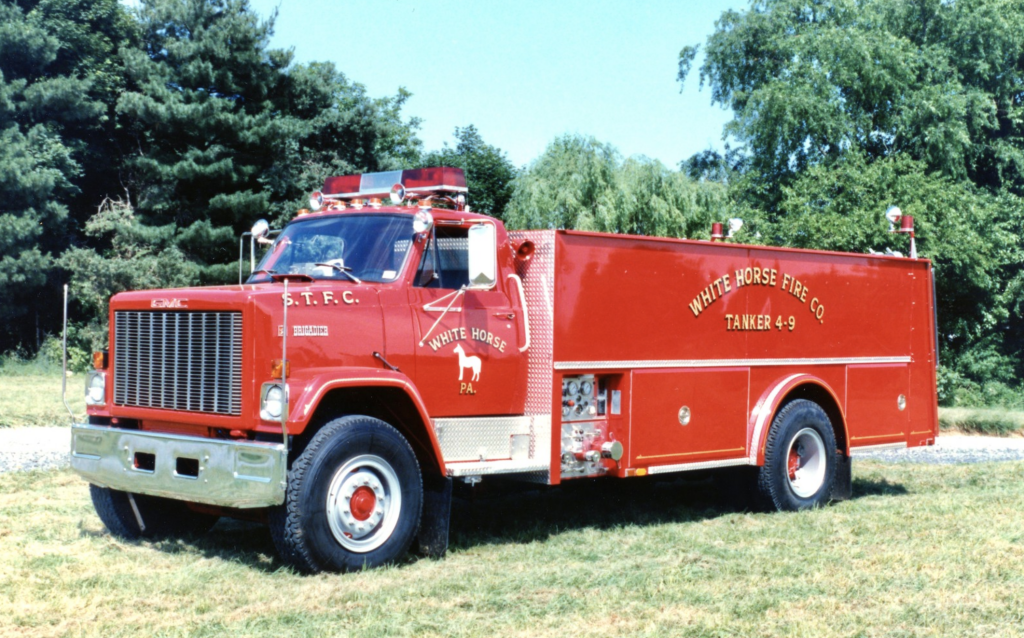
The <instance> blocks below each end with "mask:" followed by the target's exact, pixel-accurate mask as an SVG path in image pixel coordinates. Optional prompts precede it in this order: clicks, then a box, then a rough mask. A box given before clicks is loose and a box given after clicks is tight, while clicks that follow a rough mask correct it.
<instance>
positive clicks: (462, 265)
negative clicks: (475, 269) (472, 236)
mask: <svg viewBox="0 0 1024 638" xmlns="http://www.w3.org/2000/svg"><path fill="white" fill-rule="evenodd" d="M435 239H436V242H435ZM415 285H416V286H419V287H420V288H444V289H452V290H455V289H458V288H461V287H463V286H468V285H469V231H468V230H467V229H465V228H444V227H435V231H434V237H432V238H431V239H429V240H428V242H427V246H426V248H424V250H423V256H422V257H421V258H420V265H419V268H418V269H417V270H416V282H415Z"/></svg>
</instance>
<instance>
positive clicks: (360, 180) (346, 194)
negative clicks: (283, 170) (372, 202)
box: [323, 166, 469, 201]
mask: <svg viewBox="0 0 1024 638" xmlns="http://www.w3.org/2000/svg"><path fill="white" fill-rule="evenodd" d="M396 186H401V187H402V188H403V192H402V193H400V194H401V196H402V199H403V200H404V199H405V198H406V197H408V198H410V199H411V198H414V197H416V196H420V197H426V196H428V195H447V196H451V197H457V196H458V195H459V194H465V193H467V192H468V191H469V189H468V188H466V174H465V173H464V172H463V171H462V169H461V168H451V167H447V166H439V167H434V168H414V169H409V170H405V171H387V172H385V173H363V174H362V175H343V176H341V177H328V178H327V179H326V180H324V190H323V197H324V198H326V199H351V198H356V197H358V198H360V199H372V198H374V197H379V198H381V199H383V198H385V197H386V198H389V199H391V200H392V201H394V199H393V198H392V194H394V195H395V196H398V195H399V193H398V192H396V189H395V187H396Z"/></svg>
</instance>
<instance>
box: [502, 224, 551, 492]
mask: <svg viewBox="0 0 1024 638" xmlns="http://www.w3.org/2000/svg"><path fill="white" fill-rule="evenodd" d="M509 238H510V239H512V240H513V241H517V242H518V241H523V240H527V239H528V240H530V241H531V242H533V246H534V251H533V255H532V256H531V257H530V259H529V261H522V260H516V274H517V275H519V277H520V278H521V279H522V280H523V290H524V292H525V294H526V314H527V317H528V318H529V319H530V348H529V350H527V351H526V366H527V367H526V407H525V410H524V411H525V413H526V414H528V415H531V416H534V417H535V419H534V420H533V432H532V433H533V439H532V440H533V446H532V447H531V449H530V458H532V459H536V460H537V461H547V463H548V464H550V460H549V459H550V458H551V437H552V434H551V401H552V398H553V397H552V392H553V389H552V388H553V386H552V370H553V350H554V347H553V342H554V326H555V231H553V230H517V231H512V232H510V233H509ZM535 474H536V473H535ZM545 474H546V477H545V478H543V480H538V482H541V483H550V482H551V476H550V473H549V472H545ZM535 478H538V479H539V477H535Z"/></svg>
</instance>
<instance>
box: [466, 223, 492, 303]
mask: <svg viewBox="0 0 1024 638" xmlns="http://www.w3.org/2000/svg"><path fill="white" fill-rule="evenodd" d="M497 250H498V246H497V237H496V231H495V228H494V224H477V225H476V226H471V227H470V229H469V287H470V288H476V289H488V288H493V287H494V284H495V282H496V281H497V279H498V274H497V271H498V263H497V262H498V258H497Z"/></svg>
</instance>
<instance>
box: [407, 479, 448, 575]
mask: <svg viewBox="0 0 1024 638" xmlns="http://www.w3.org/2000/svg"><path fill="white" fill-rule="evenodd" d="M451 512H452V480H451V479H450V478H448V477H442V476H424V477H423V518H422V519H421V520H420V533H419V536H417V537H416V543H417V545H418V550H419V553H420V554H423V555H424V556H430V557H432V558H441V557H442V556H444V554H445V552H446V551H448V524H449V521H450V520H451Z"/></svg>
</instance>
